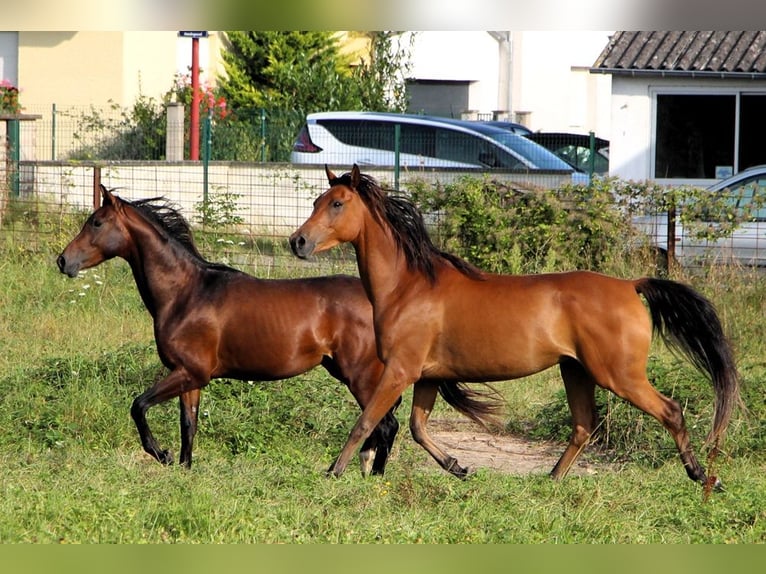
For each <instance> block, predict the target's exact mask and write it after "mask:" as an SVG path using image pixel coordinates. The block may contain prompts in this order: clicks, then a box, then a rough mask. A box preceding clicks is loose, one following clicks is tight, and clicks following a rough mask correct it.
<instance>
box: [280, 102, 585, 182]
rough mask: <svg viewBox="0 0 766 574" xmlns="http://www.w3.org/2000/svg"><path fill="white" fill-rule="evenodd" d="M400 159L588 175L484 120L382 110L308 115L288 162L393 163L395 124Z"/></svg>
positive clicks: (408, 163) (580, 178)
mask: <svg viewBox="0 0 766 574" xmlns="http://www.w3.org/2000/svg"><path fill="white" fill-rule="evenodd" d="M397 124H398V125H399V126H400V138H399V164H400V165H401V166H404V167H409V168H422V167H425V168H438V167H442V168H474V169H475V168H483V169H495V168H499V169H509V170H525V171H546V172H554V173H555V172H563V173H568V174H571V176H572V181H573V182H574V183H582V184H587V183H588V180H589V178H588V175H587V174H585V173H582V172H580V171H578V170H576V169H574V168H573V167H572V166H571V165H569V164H567V163H566V162H565V161H563V160H562V159H560V158H559V157H557V156H556V155H555V154H553V153H551V152H550V151H548V150H547V149H545V148H544V147H542V146H540V145H538V144H536V143H534V142H533V141H531V140H528V139H526V138H525V137H523V136H520V135H517V134H514V133H512V132H510V131H509V130H507V129H503V128H499V127H496V126H492V125H488V124H486V123H484V122H476V121H465V120H455V119H450V118H442V117H436V116H421V115H411V114H395V113H384V112H320V113H314V114H309V115H308V116H307V118H306V124H305V125H304V126H303V127H302V128H301V130H300V133H299V134H298V137H297V139H296V140H295V144H294V145H293V151H292V153H291V155H290V161H291V162H293V163H296V164H307V163H308V164H328V165H338V164H343V165H350V164H352V163H356V164H358V165H360V166H393V165H394V162H395V148H396V140H395V126H396V125H397Z"/></svg>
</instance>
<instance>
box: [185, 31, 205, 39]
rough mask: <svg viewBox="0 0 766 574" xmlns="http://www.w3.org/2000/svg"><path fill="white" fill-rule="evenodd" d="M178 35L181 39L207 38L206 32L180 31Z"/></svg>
mask: <svg viewBox="0 0 766 574" xmlns="http://www.w3.org/2000/svg"><path fill="white" fill-rule="evenodd" d="M178 35H179V36H180V37H181V38H207V30H182V31H180V32H179V33H178Z"/></svg>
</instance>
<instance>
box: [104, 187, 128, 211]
mask: <svg viewBox="0 0 766 574" xmlns="http://www.w3.org/2000/svg"><path fill="white" fill-rule="evenodd" d="M99 186H100V187H101V207H104V206H107V205H111V206H112V207H115V208H117V209H121V208H122V202H121V201H120V198H119V197H117V196H116V195H114V194H112V192H111V190H109V189H107V188H106V186H104V184H103V183H100V184H99Z"/></svg>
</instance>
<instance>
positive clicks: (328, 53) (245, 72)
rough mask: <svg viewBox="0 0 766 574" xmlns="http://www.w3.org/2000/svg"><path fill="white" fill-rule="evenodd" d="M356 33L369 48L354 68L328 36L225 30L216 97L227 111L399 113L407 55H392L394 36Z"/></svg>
mask: <svg viewBox="0 0 766 574" xmlns="http://www.w3.org/2000/svg"><path fill="white" fill-rule="evenodd" d="M355 34H357V35H362V36H366V37H367V38H368V39H369V46H370V50H369V54H367V55H366V57H365V55H362V57H361V58H360V60H361V63H360V65H358V66H352V57H351V56H345V55H343V54H342V53H341V51H340V45H339V43H338V39H337V36H336V34H335V33H333V32H321V31H310V32H298V31H288V32H281V31H259V32H241V31H230V32H226V37H227V41H228V46H227V50H226V51H225V52H224V54H223V60H224V69H225V72H226V76H225V77H221V78H219V81H218V86H219V90H220V92H221V95H223V96H224V97H225V98H226V100H227V101H228V103H229V106H230V107H231V108H232V109H235V108H268V109H275V108H283V109H293V110H296V111H299V112H300V113H302V114H306V113H309V112H315V111H322V110H341V109H348V110H361V109H365V110H397V111H403V109H404V108H405V107H406V100H405V98H404V70H405V69H406V68H407V67H408V62H407V58H408V57H409V52H407V51H405V50H402V49H396V50H393V51H392V49H391V48H392V47H393V46H394V43H393V42H394V39H395V38H396V33H394V32H363V33H355Z"/></svg>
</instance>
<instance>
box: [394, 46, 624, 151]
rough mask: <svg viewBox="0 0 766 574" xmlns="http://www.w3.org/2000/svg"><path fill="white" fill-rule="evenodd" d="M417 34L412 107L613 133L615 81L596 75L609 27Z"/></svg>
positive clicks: (546, 127)
mask: <svg viewBox="0 0 766 574" xmlns="http://www.w3.org/2000/svg"><path fill="white" fill-rule="evenodd" d="M412 34H414V40H413V50H412V69H411V70H410V78H409V82H408V95H409V96H410V111H412V112H415V113H419V112H423V113H429V114H434V115H443V116H450V117H470V118H474V119H476V118H480V119H497V118H502V119H508V120H510V121H516V122H519V123H523V124H525V125H526V126H527V127H529V128H531V129H532V130H533V131H564V132H577V133H588V132H590V131H593V132H595V133H596V135H598V136H601V137H604V138H607V139H608V138H609V135H610V119H611V118H610V115H609V109H610V108H609V98H610V90H611V85H610V84H611V79H610V78H609V77H608V76H595V75H593V74H590V73H589V71H590V67H591V66H592V64H593V62H594V60H595V59H596V57H598V54H599V53H600V52H601V50H602V49H603V47H604V45H605V44H606V43H607V42H608V40H609V34H610V33H609V32H590V31H555V32H551V31H546V32H537V31H531V32H519V31H512V32H511V31H504V32H503V31H488V32H485V31H475V32H472V31H444V32H440V31H422V32H413V33H412Z"/></svg>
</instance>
